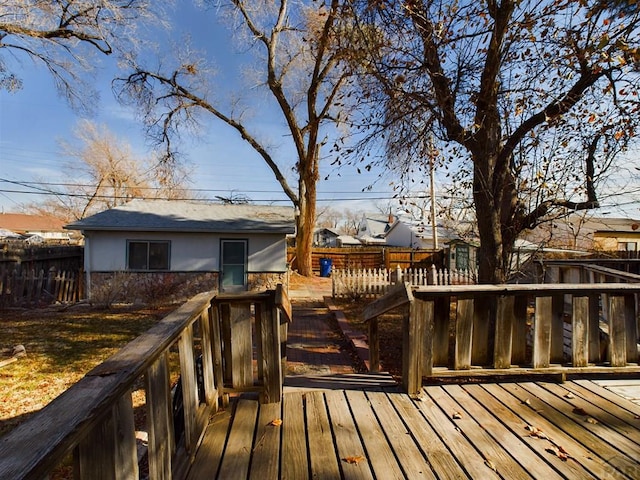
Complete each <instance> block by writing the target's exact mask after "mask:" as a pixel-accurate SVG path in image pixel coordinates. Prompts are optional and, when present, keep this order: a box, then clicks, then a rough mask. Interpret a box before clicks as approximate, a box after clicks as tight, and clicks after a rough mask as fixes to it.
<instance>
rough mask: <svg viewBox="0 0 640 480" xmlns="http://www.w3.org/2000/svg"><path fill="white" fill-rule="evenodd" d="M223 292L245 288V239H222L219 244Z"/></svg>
mask: <svg viewBox="0 0 640 480" xmlns="http://www.w3.org/2000/svg"><path fill="white" fill-rule="evenodd" d="M221 251H222V254H221V259H222V275H221V277H222V278H221V287H222V288H221V289H222V291H223V292H229V291H239V290H246V285H247V241H246V240H222V245H221Z"/></svg>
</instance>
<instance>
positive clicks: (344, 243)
mask: <svg viewBox="0 0 640 480" xmlns="http://www.w3.org/2000/svg"><path fill="white" fill-rule="evenodd" d="M313 245H314V246H315V247H322V248H329V247H351V246H358V245H362V242H361V241H360V240H359V239H357V238H355V237H352V236H351V235H341V234H340V233H338V232H337V231H335V230H333V229H331V228H320V229H318V230H316V231H315V233H314V234H313Z"/></svg>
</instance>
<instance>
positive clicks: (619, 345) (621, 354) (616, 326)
mask: <svg viewBox="0 0 640 480" xmlns="http://www.w3.org/2000/svg"><path fill="white" fill-rule="evenodd" d="M626 324H627V319H626V310H625V298H624V297H621V296H617V295H616V296H610V297H609V355H610V358H611V366H612V367H623V366H625V365H626V364H627V337H626Z"/></svg>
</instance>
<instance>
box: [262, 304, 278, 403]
mask: <svg viewBox="0 0 640 480" xmlns="http://www.w3.org/2000/svg"><path fill="white" fill-rule="evenodd" d="M255 308H256V325H258V323H259V324H260V328H259V329H258V328H257V327H256V331H258V332H259V338H258V343H259V344H260V349H259V353H260V355H259V356H258V362H259V364H260V370H261V372H262V384H263V387H264V390H263V392H262V395H261V401H262V403H272V402H280V400H281V399H282V384H283V380H284V378H283V372H282V363H281V362H280V320H279V318H278V310H277V308H276V306H275V304H273V303H271V302H264V303H257V304H256V306H255Z"/></svg>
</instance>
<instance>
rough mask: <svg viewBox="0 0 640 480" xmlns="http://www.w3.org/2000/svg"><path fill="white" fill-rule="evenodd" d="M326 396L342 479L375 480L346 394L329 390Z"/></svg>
mask: <svg viewBox="0 0 640 480" xmlns="http://www.w3.org/2000/svg"><path fill="white" fill-rule="evenodd" d="M324 395H325V401H326V403H327V408H328V409H329V418H330V419H331V425H332V428H333V435H334V438H335V444H336V449H337V455H338V459H339V461H340V469H341V470H342V478H344V479H353V480H359V479H373V478H374V477H373V473H372V472H371V467H370V466H369V462H368V460H367V458H366V452H365V450H364V447H363V446H362V442H361V441H360V437H359V435H358V431H357V429H356V426H355V423H354V420H353V417H351V415H350V414H349V408H348V405H347V402H346V398H345V396H344V392H341V391H337V390H329V391H327V392H325V394H324Z"/></svg>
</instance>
